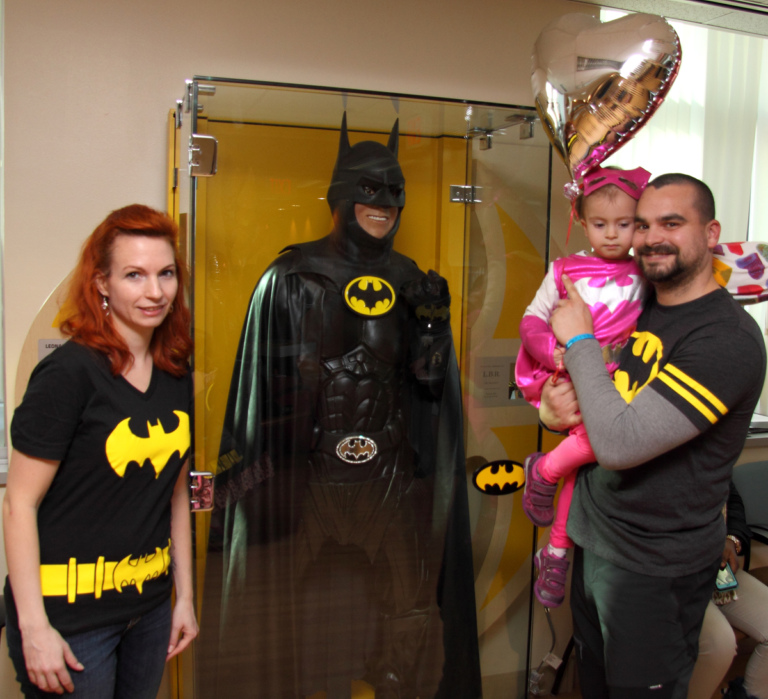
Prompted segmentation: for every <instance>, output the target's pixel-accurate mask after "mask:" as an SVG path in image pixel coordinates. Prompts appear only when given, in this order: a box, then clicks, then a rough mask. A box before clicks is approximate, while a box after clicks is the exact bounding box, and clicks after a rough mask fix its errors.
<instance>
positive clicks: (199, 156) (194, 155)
mask: <svg viewBox="0 0 768 699" xmlns="http://www.w3.org/2000/svg"><path fill="white" fill-rule="evenodd" d="M218 146H219V142H218V141H217V140H216V138H215V137H214V136H208V135H206V134H199V133H193V134H192V135H191V136H190V137H189V176H190V177H213V175H215V174H216V166H217V155H218V152H217V151H218Z"/></svg>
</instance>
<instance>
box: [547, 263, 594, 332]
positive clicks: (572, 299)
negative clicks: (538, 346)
mask: <svg viewBox="0 0 768 699" xmlns="http://www.w3.org/2000/svg"><path fill="white" fill-rule="evenodd" d="M562 281H563V286H564V287H565V291H566V293H567V294H568V297H567V298H564V299H560V300H559V301H558V302H557V308H555V310H554V311H553V312H552V315H551V316H550V318H549V324H550V325H551V326H552V332H553V333H555V337H556V338H557V341H558V342H559V343H560V344H561V345H565V344H566V343H567V342H568V340H570V339H571V338H573V337H576V336H577V335H592V333H593V332H594V325H593V324H592V314H591V313H590V311H589V306H587V304H586V303H584V301H583V300H582V298H581V296H580V295H579V292H578V291H576V287H575V286H574V285H573V282H572V281H571V280H570V279H569V278H568V275H567V274H564V275H563V276H562Z"/></svg>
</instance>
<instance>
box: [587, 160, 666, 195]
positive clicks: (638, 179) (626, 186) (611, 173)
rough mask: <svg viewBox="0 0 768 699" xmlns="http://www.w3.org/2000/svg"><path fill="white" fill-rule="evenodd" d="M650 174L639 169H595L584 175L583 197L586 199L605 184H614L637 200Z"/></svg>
mask: <svg viewBox="0 0 768 699" xmlns="http://www.w3.org/2000/svg"><path fill="white" fill-rule="evenodd" d="M650 179H651V173H650V172H648V170H645V169H643V168H641V167H636V168H635V169H634V170H613V169H610V168H602V167H599V168H596V169H595V170H593V171H592V172H590V173H589V174H588V175H584V196H585V197H588V196H589V195H590V194H592V192H594V191H595V190H597V189H600V187H605V185H607V184H615V185H616V186H617V187H618V188H619V189H620V190H621V191H622V192H626V193H627V194H629V196H630V197H632V198H633V199H635V200H637V199H639V198H640V195H641V194H642V193H643V190H644V189H645V186H646V185H647V184H648V180H650Z"/></svg>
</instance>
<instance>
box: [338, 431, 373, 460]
mask: <svg viewBox="0 0 768 699" xmlns="http://www.w3.org/2000/svg"><path fill="white" fill-rule="evenodd" d="M377 451H378V447H377V446H376V442H374V441H373V440H372V439H371V438H370V437H364V436H363V435H361V434H359V435H355V436H352V437H345V438H344V439H342V440H340V441H339V443H338V444H337V445H336V456H338V457H339V458H340V459H341V460H342V461H344V462H346V463H348V464H364V463H365V462H366V461H370V460H371V459H372V458H373V457H374V456H376V452H377Z"/></svg>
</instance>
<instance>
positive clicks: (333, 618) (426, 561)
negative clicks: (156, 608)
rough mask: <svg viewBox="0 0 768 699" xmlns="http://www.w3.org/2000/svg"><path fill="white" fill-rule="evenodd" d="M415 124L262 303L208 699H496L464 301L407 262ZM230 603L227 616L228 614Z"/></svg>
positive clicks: (241, 368)
mask: <svg viewBox="0 0 768 699" xmlns="http://www.w3.org/2000/svg"><path fill="white" fill-rule="evenodd" d="M397 147H398V129H397V122H395V126H394V128H393V130H392V133H391V134H390V138H389V143H388V145H387V146H384V145H382V144H379V143H376V142H373V141H364V142H362V143H358V144H356V145H355V146H351V145H350V143H349V138H348V135H347V128H346V115H345V117H344V120H343V122H342V129H341V138H340V145H339V153H338V158H337V162H336V166H335V169H334V172H333V179H332V182H331V185H330V188H329V190H328V202H329V205H330V207H331V210H332V212H333V230H332V231H331V233H330V234H329V235H328V236H326V237H324V238H322V239H320V240H317V241H313V242H309V243H304V244H299V245H291V246H289V247H287V248H285V249H284V250H283V251H282V252H281V254H280V256H279V257H278V258H277V259H276V260H275V261H274V262H273V263H272V264H271V265H270V267H269V268H268V269H267V270H266V272H265V273H264V275H263V276H262V278H261V279H260V280H259V282H258V284H257V286H256V288H255V290H254V292H253V296H252V298H251V303H250V307H249V310H248V313H247V317H246V319H245V324H244V326H243V331H242V336H241V339H240V344H239V347H238V350H237V358H236V362H235V369H234V373H233V376H232V382H231V386H230V394H229V401H228V405H227V411H226V416H225V422H224V429H223V436H222V443H221V450H220V457H219V472H218V474H217V476H216V480H217V495H216V509H215V510H214V514H213V519H212V525H211V537H210V545H209V555H208V561H209V562H208V572H207V578H206V583H205V597H204V604H203V614H202V632H201V639H202V640H201V646H200V651H199V653H198V657H199V658H201V659H200V660H199V661H198V678H199V682H200V688H201V696H205V697H206V698H208V697H211V698H212V697H232V696H243V697H246V696H247V697H264V698H265V699H266V698H269V699H281V698H283V697H285V698H289V697H290V698H291V699H293V698H294V697H308V696H310V695H312V694H314V693H316V692H318V691H325V692H327V697H328V698H329V699H344V698H346V697H350V696H351V687H352V682H353V681H355V680H364V681H365V682H367V683H368V684H369V685H371V686H373V687H374V688H375V696H376V697H377V698H378V699H390V698H395V697H413V698H416V697H421V698H422V699H426V698H427V697H462V699H472V698H474V697H479V696H481V689H480V670H479V657H478V644H477V628H476V618H475V599H474V581H473V572H472V557H471V545H470V535H469V522H468V513H467V494H466V480H465V467H464V458H465V457H464V450H463V444H462V433H463V427H462V417H461V396H460V387H459V380H458V370H457V366H456V359H455V355H454V352H453V342H452V338H451V331H450V324H449V319H450V313H449V306H450V296H449V293H448V286H447V283H446V282H445V280H444V279H443V278H442V277H440V276H439V275H438V274H437V273H436V272H433V271H430V272H429V273H428V274H425V273H424V272H422V271H421V270H419V268H418V267H417V266H416V264H415V263H414V262H413V261H412V260H410V259H408V258H406V257H404V256H403V255H401V254H399V253H397V252H395V251H394V250H393V249H392V244H393V240H394V236H395V234H396V233H397V229H398V227H399V224H400V215H401V212H402V208H403V206H404V204H405V189H404V187H405V179H404V177H403V173H402V171H401V169H400V165H399V164H398V161H397ZM218 600H221V602H220V603H219V601H218Z"/></svg>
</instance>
